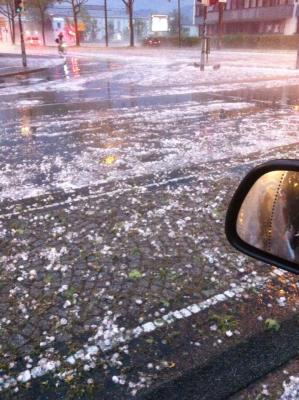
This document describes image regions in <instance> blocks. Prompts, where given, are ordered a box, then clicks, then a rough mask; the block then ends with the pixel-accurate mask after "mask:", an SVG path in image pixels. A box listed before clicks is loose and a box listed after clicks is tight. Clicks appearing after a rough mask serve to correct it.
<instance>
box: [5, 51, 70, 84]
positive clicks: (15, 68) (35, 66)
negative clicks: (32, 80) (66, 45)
mask: <svg viewBox="0 0 299 400" xmlns="http://www.w3.org/2000/svg"><path fill="white" fill-rule="evenodd" d="M1 50H2V49H1ZM5 50H7V52H6V53H1V54H0V78H5V77H10V76H15V75H27V74H31V73H35V72H39V71H43V70H46V69H48V68H53V67H56V66H58V65H61V64H63V62H64V60H63V59H62V58H59V57H58V56H57V57H51V58H49V57H48V56H46V57H45V56H38V55H28V56H27V67H23V66H22V58H21V55H20V54H17V53H16V51H17V49H12V48H11V49H5ZM9 50H10V51H9ZM12 51H14V53H12ZM10 53H11V54H10Z"/></svg>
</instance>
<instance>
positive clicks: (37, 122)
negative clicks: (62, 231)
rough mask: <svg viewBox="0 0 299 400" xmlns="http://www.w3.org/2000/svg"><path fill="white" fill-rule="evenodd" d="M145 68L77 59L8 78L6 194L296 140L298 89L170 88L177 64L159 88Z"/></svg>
mask: <svg viewBox="0 0 299 400" xmlns="http://www.w3.org/2000/svg"><path fill="white" fill-rule="evenodd" d="M186 65H188V64H187V63H186ZM189 65H190V64H189ZM138 67H139V69H140V71H139V70H137V72H136V77H135V76H133V77H132V79H131V80H128V74H130V68H131V65H130V64H129V65H127V64H126V63H125V62H124V61H123V60H122V61H111V60H110V61H106V62H103V61H98V60H95V59H88V58H86V57H85V58H68V60H67V62H66V64H65V65H64V66H63V67H57V68H56V69H53V70H51V71H49V72H46V73H40V74H35V75H33V76H28V77H20V78H17V79H15V78H11V79H5V81H4V82H3V83H2V84H1V86H0V90H1V92H0V107H1V111H0V116H1V121H2V130H1V133H0V141H1V150H2V154H3V157H2V159H1V160H0V163H1V165H0V167H1V168H0V170H1V171H2V173H1V181H2V185H1V186H2V188H1V189H2V190H1V194H0V198H2V199H5V198H15V199H17V198H22V197H31V196H32V195H36V194H43V193H47V192H49V191H52V190H61V189H62V190H68V189H74V188H78V187H84V186H86V185H90V184H92V183H94V184H97V183H99V182H101V181H103V180H107V179H112V180H115V179H123V178H126V177H129V176H136V175H137V176H142V175H146V174H148V173H159V172H162V171H165V170H172V169H176V168H177V167H183V166H186V165H188V164H189V165H192V164H194V163H195V164H197V163H199V162H200V163H201V162H207V161H212V160H214V161H215V160H221V159H224V158H226V157H233V156H234V155H236V154H239V153H242V154H250V153H253V152H254V151H255V150H257V149H262V148H265V149H266V148H271V147H272V146H271V145H270V143H272V144H273V146H275V145H279V144H280V143H283V144H287V143H292V142H296V140H295V138H294V136H295V132H296V128H297V120H298V115H299V114H298V113H297V112H296V111H295V112H291V114H290V111H289V110H292V106H295V105H296V104H297V103H298V102H299V100H298V96H299V95H298V88H297V85H295V84H293V85H289V86H288V85H287V82H286V85H285V86H282V87H267V90H265V89H264V88H263V87H250V84H249V85H245V88H244V84H243V85H240V88H239V89H237V90H230V89H229V87H230V85H226V87H225V90H223V89H222V88H221V85H220V87H218V88H217V87H216V88H215V87H214V90H211V91H209V90H202V87H201V88H199V90H196V86H194V88H193V86H192V83H190V82H188V81H187V82H186V83H185V85H182V84H180V83H179V84H178V88H179V90H178V91H177V92H176V91H175V90H174V89H175V88H176V87H175V86H174V85H172V86H169V85H165V86H163V85H162V83H163V81H164V80H163V79H164V78H163V74H164V75H165V73H166V74H174V72H173V68H174V67H175V63H171V62H170V63H169V65H166V66H164V70H163V74H162V78H161V79H160V80H159V79H158V81H157V82H156V87H155V86H154V85H151V86H146V85H144V83H142V79H143V81H144V80H145V81H146V76H147V74H146V72H148V74H149V76H151V77H153V76H154V77H155V74H157V75H158V78H159V74H161V71H160V70H159V69H157V68H156V66H155V65H153V66H151V65H149V64H148V63H145V62H144V61H143V63H141V65H139V66H138ZM189 68H190V66H189ZM193 69H194V70H195V71H196V69H195V68H193ZM144 71H145V72H144ZM193 73H194V71H193ZM196 73H197V71H196ZM198 73H199V72H198ZM140 80H141V82H140ZM245 82H246V81H245ZM260 86H262V85H260ZM268 86H270V85H268ZM172 92H174V93H175V94H172ZM273 127H275V128H276V129H275V130H273ZM277 128H279V129H277ZM257 132H258V135H259V140H258V141H257ZM282 137H283V139H284V140H283V141H282V140H281V139H282ZM11 183H13V185H11Z"/></svg>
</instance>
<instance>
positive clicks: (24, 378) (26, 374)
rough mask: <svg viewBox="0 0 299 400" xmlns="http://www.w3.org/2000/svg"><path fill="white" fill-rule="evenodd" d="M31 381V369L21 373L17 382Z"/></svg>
mask: <svg viewBox="0 0 299 400" xmlns="http://www.w3.org/2000/svg"><path fill="white" fill-rule="evenodd" d="M30 379H31V373H30V371H29V369H27V370H26V371H23V372H21V373H20V374H19V375H18V377H17V380H18V381H19V382H22V383H26V382H28V381H30Z"/></svg>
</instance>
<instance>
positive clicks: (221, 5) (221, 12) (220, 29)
mask: <svg viewBox="0 0 299 400" xmlns="http://www.w3.org/2000/svg"><path fill="white" fill-rule="evenodd" d="M225 3H226V1H221V0H219V2H218V7H219V14H218V49H221V48H222V35H223V15H224V4H225Z"/></svg>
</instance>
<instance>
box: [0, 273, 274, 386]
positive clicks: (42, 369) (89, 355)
mask: <svg viewBox="0 0 299 400" xmlns="http://www.w3.org/2000/svg"><path fill="white" fill-rule="evenodd" d="M277 274H279V275H281V271H280V270H276V269H275V270H273V272H272V273H271V274H270V275H269V276H267V277H261V276H258V275H255V276H253V277H252V278H248V279H247V281H246V282H241V283H240V285H239V286H238V287H234V288H231V289H229V290H226V291H225V292H223V293H220V294H217V295H215V296H212V297H211V298H209V299H206V300H204V301H202V302H200V303H194V304H191V305H189V306H186V307H184V308H181V309H180V310H175V311H170V312H169V313H167V314H164V315H163V316H161V317H160V318H158V319H156V320H153V321H147V322H146V323H144V324H143V325H140V326H137V327H135V328H133V329H128V330H125V329H124V328H119V327H118V325H117V324H116V320H117V317H110V316H109V317H105V318H104V319H103V321H102V325H100V326H99V327H98V328H97V331H96V333H95V335H93V336H91V337H90V338H89V339H88V340H87V342H86V344H85V345H83V346H82V348H81V349H79V350H78V351H76V353H73V354H71V355H69V356H65V357H63V358H61V359H56V360H53V359H51V360H47V359H45V358H40V359H39V361H38V363H37V364H36V365H35V366H34V367H32V368H31V369H27V370H24V371H22V372H19V374H18V375H17V376H9V375H7V374H4V375H3V376H2V377H1V378H0V391H3V390H5V389H8V388H10V387H17V386H18V383H19V382H20V383H26V382H28V381H30V380H32V379H35V378H39V377H42V376H44V375H46V374H48V373H54V372H57V370H58V368H59V367H60V365H61V364H62V363H63V362H64V363H65V362H66V363H68V364H69V365H70V367H71V368H72V369H73V368H74V366H75V365H76V364H77V362H78V363H81V364H82V362H85V363H86V365H88V368H90V369H91V368H95V366H96V364H95V362H96V359H97V356H98V354H99V353H100V351H101V352H102V353H104V354H105V353H108V352H110V351H112V350H114V349H117V348H118V347H119V346H122V345H124V344H128V343H129V342H130V341H131V340H132V339H134V338H138V337H140V336H142V335H146V334H147V333H152V332H154V331H156V330H157V329H158V328H159V329H160V328H163V326H167V325H172V324H174V323H175V322H177V321H179V320H183V319H187V318H189V317H191V316H194V315H196V314H200V313H201V312H202V311H204V310H207V309H209V308H210V307H212V306H215V305H217V304H220V303H223V302H225V301H231V300H232V299H233V298H235V297H241V295H242V293H244V292H245V291H246V290H248V289H251V288H258V289H262V288H263V287H264V286H265V284H266V283H267V282H269V281H270V280H271V277H273V276H276V275H277ZM92 363H93V365H94V367H93V366H92ZM63 376H65V375H61V377H62V378H63Z"/></svg>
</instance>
